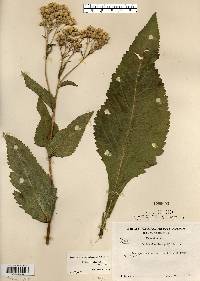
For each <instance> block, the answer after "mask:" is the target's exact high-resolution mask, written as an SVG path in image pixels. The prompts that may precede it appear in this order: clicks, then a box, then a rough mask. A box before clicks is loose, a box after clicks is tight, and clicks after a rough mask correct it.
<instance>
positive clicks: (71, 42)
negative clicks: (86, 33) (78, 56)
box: [56, 26, 82, 53]
mask: <svg viewBox="0 0 200 281" xmlns="http://www.w3.org/2000/svg"><path fill="white" fill-rule="evenodd" d="M56 41H57V42H58V45H59V47H60V48H62V47H63V46H64V47H65V49H66V50H67V51H68V52H70V51H72V52H73V53H75V52H79V51H80V49H81V48H82V44H81V38H80V31H79V30H78V28H77V27H74V26H70V27H67V28H64V29H62V30H61V31H60V32H59V33H58V35H57V37H56Z"/></svg>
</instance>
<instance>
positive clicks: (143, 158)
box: [94, 14, 170, 237]
mask: <svg viewBox="0 0 200 281" xmlns="http://www.w3.org/2000/svg"><path fill="white" fill-rule="evenodd" d="M158 57H159V30H158V24H157V18H156V14H154V15H153V16H152V17H151V19H150V20H149V22H148V23H147V25H146V26H145V27H144V28H143V30H142V31H141V32H140V33H139V34H138V36H137V37H136V38H135V40H134V42H133V43H132V45H131V46H130V48H129V50H128V51H127V52H126V54H125V55H124V56H123V58H122V61H121V63H120V65H119V66H118V67H117V69H116V72H115V73H114V74H113V75H112V81H111V83H110V88H109V90H108V91H107V100H106V102H105V104H104V105H102V107H101V109H100V110H99V111H98V113H97V117H96V118H95V127H94V129H95V139H96V145H97V148H98V153H99V154H100V156H101V158H102V161H103V162H104V164H105V166H106V170H107V173H108V179H109V192H108V201H107V205H106V210H105V212H104V213H103V216H102V224H101V227H100V232H99V237H102V235H103V231H104V228H105V227H106V220H107V219H108V218H109V217H110V215H111V213H112V211H113V208H114V206H115V204H116V202H117V199H118V197H119V196H120V194H121V193H122V191H123V189H124V187H125V186H126V184H127V183H128V182H129V181H130V180H131V179H132V178H134V177H137V176H139V175H140V174H143V173H144V172H145V170H146V169H147V168H149V167H151V166H153V165H156V156H159V155H161V154H162V152H163V147H164V144H165V140H166V135H167V132H168V129H169V117H170V113H169V111H168V102H167V96H166V93H165V89H164V85H163V83H162V80H161V78H160V76H159V74H158V70H157V69H156V68H155V61H156V60H157V59H158Z"/></svg>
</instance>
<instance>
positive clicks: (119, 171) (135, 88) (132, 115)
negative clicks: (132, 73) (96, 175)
mask: <svg viewBox="0 0 200 281" xmlns="http://www.w3.org/2000/svg"><path fill="white" fill-rule="evenodd" d="M141 66H142V61H141V60H139V65H138V70H137V73H136V78H135V87H134V95H133V105H132V108H131V114H130V121H129V125H128V128H127V130H126V134H125V139H124V145H122V156H121V157H120V162H119V168H118V170H117V175H116V180H115V184H114V187H113V189H115V188H116V189H118V182H119V178H120V175H121V169H122V165H123V161H124V158H125V157H126V153H127V139H128V138H129V135H130V129H131V125H132V122H133V118H134V113H135V104H136V94H137V86H138V78H139V76H140V70H141ZM121 191H122V190H121Z"/></svg>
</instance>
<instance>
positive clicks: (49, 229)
mask: <svg viewBox="0 0 200 281" xmlns="http://www.w3.org/2000/svg"><path fill="white" fill-rule="evenodd" d="M45 41H46V55H45V80H46V84H47V88H48V91H49V92H50V93H51V89H50V84H49V80H48V73H47V61H48V36H46V40H45ZM71 57H72V56H70V58H71ZM86 57H87V56H86ZM86 57H84V58H82V59H81V60H80V61H79V62H78V63H77V64H76V65H75V66H74V67H73V68H72V69H71V70H70V71H68V72H67V73H66V74H65V75H64V76H63V77H62V79H61V78H58V81H57V87H56V94H55V106H54V109H53V112H52V116H51V131H50V135H49V140H51V139H52V138H53V129H54V126H55V116H56V105H57V98H58V93H59V89H60V83H61V82H62V81H64V79H66V78H67V77H68V76H69V75H70V74H71V73H72V72H73V71H74V70H75V69H76V68H77V67H78V66H79V65H80V64H81V63H82V62H83V61H84V60H85V58H86ZM62 66H63V59H61V62H60V68H61V67H62ZM48 166H49V177H50V180H51V184H52V186H53V170H52V157H51V156H48ZM51 221H52V218H51ZM51 221H49V222H48V225H47V230H46V245H48V244H49V241H50V239H51V237H50V234H51Z"/></svg>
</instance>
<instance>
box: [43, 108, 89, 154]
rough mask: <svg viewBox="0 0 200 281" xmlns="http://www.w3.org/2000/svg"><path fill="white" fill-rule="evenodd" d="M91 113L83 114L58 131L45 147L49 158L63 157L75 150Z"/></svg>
mask: <svg viewBox="0 0 200 281" xmlns="http://www.w3.org/2000/svg"><path fill="white" fill-rule="evenodd" d="M92 114H93V112H89V113H85V114H83V115H81V116H79V117H77V118H76V119H75V120H74V121H72V122H71V123H70V124H69V125H68V126H67V128H66V129H63V130H60V131H59V132H58V133H57V134H56V135H55V136H54V138H53V139H52V141H51V142H50V143H49V145H48V146H47V150H48V153H49V156H57V157H65V156H69V155H71V154H72V153H73V152H74V151H75V150H76V148H77V146H78V144H79V142H80V140H81V138H82V135H83V133H84V131H85V127H86V125H87V123H88V122H89V120H90V118H91V116H92Z"/></svg>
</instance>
